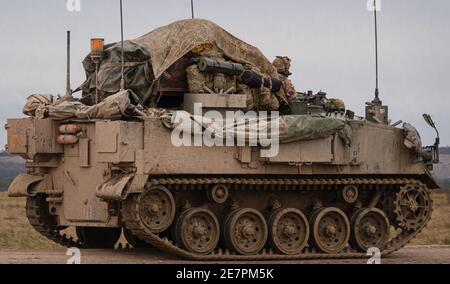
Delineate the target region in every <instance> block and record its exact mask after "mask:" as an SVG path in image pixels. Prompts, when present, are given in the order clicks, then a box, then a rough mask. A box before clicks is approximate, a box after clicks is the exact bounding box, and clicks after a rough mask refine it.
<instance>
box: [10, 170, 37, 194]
mask: <svg viewBox="0 0 450 284" xmlns="http://www.w3.org/2000/svg"><path fill="white" fill-rule="evenodd" d="M43 180H44V176H35V175H29V174H20V175H18V176H17V177H16V178H15V179H14V180H13V182H12V183H11V185H10V186H9V188H8V196H9V197H28V196H31V195H32V194H30V187H31V186H32V185H35V184H36V183H39V182H41V181H43Z"/></svg>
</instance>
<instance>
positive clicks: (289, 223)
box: [269, 208, 309, 255]
mask: <svg viewBox="0 0 450 284" xmlns="http://www.w3.org/2000/svg"><path fill="white" fill-rule="evenodd" d="M269 239H270V242H271V244H272V246H273V247H274V248H275V249H276V250H277V251H278V252H280V253H283V254H288V255H296V254H300V253H301V252H302V250H303V249H304V248H305V247H306V245H307V244H308V239H309V224H308V220H307V219H306V217H305V215H303V213H302V212H301V211H300V210H298V209H295V208H286V209H278V210H276V211H275V212H274V213H273V214H272V215H271V216H270V218H269Z"/></svg>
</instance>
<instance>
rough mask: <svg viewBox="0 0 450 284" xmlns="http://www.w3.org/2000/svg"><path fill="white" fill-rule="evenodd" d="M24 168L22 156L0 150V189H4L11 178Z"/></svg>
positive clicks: (23, 170)
mask: <svg viewBox="0 0 450 284" xmlns="http://www.w3.org/2000/svg"><path fill="white" fill-rule="evenodd" d="M25 170H26V168H25V161H24V160H23V159H22V158H20V157H17V156H12V155H10V154H8V153H6V152H4V151H2V152H0V191H4V190H6V189H7V188H8V185H9V183H10V182H11V180H12V179H14V178H15V177H16V176H17V175H18V174H20V173H23V172H25Z"/></svg>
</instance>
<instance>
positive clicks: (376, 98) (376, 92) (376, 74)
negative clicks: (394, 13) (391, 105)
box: [373, 0, 381, 104]
mask: <svg viewBox="0 0 450 284" xmlns="http://www.w3.org/2000/svg"><path fill="white" fill-rule="evenodd" d="M377 9H378V5H377V0H373V13H374V18H375V78H376V86H375V99H374V100H373V103H376V104H381V101H380V97H379V95H380V91H379V88H378V87H379V86H378V22H377Z"/></svg>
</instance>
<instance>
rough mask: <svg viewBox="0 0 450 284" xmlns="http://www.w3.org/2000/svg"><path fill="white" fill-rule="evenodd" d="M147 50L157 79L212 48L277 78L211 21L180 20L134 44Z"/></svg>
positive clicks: (266, 63)
mask: <svg viewBox="0 0 450 284" xmlns="http://www.w3.org/2000/svg"><path fill="white" fill-rule="evenodd" d="M131 42H134V43H136V44H138V45H140V46H142V47H144V48H145V49H146V50H147V51H148V52H149V53H150V56H151V63H152V67H153V73H154V75H155V78H159V77H160V76H161V75H162V74H163V73H164V71H166V70H167V69H168V68H169V67H170V66H172V65H173V64H174V63H175V62H177V61H178V60H179V59H180V58H182V57H183V56H184V55H186V54H187V53H189V52H190V51H191V50H193V49H194V48H196V47H198V46H201V45H206V44H213V45H215V46H216V47H217V48H219V50H220V51H221V52H222V53H223V54H225V56H227V57H229V58H230V59H232V60H233V61H236V62H240V63H243V64H251V65H252V66H255V67H258V68H259V69H260V70H261V72H263V73H265V74H267V75H270V76H272V77H275V78H277V77H278V75H277V72H276V69H275V67H274V66H273V65H272V64H271V63H270V62H269V60H267V58H266V57H265V56H264V55H263V54H262V53H261V51H259V49H258V48H256V47H254V46H252V45H249V44H247V43H245V42H243V41H242V40H240V39H238V38H236V37H234V36H233V35H232V34H230V33H228V32H227V31H226V30H224V29H222V28H221V27H219V26H218V25H216V24H214V23H213V22H210V21H208V20H200V19H194V20H181V21H177V22H174V23H172V24H169V25H167V26H164V27H160V28H157V29H156V30H154V31H152V32H150V33H148V34H146V35H144V36H142V37H140V38H137V39H135V40H131Z"/></svg>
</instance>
